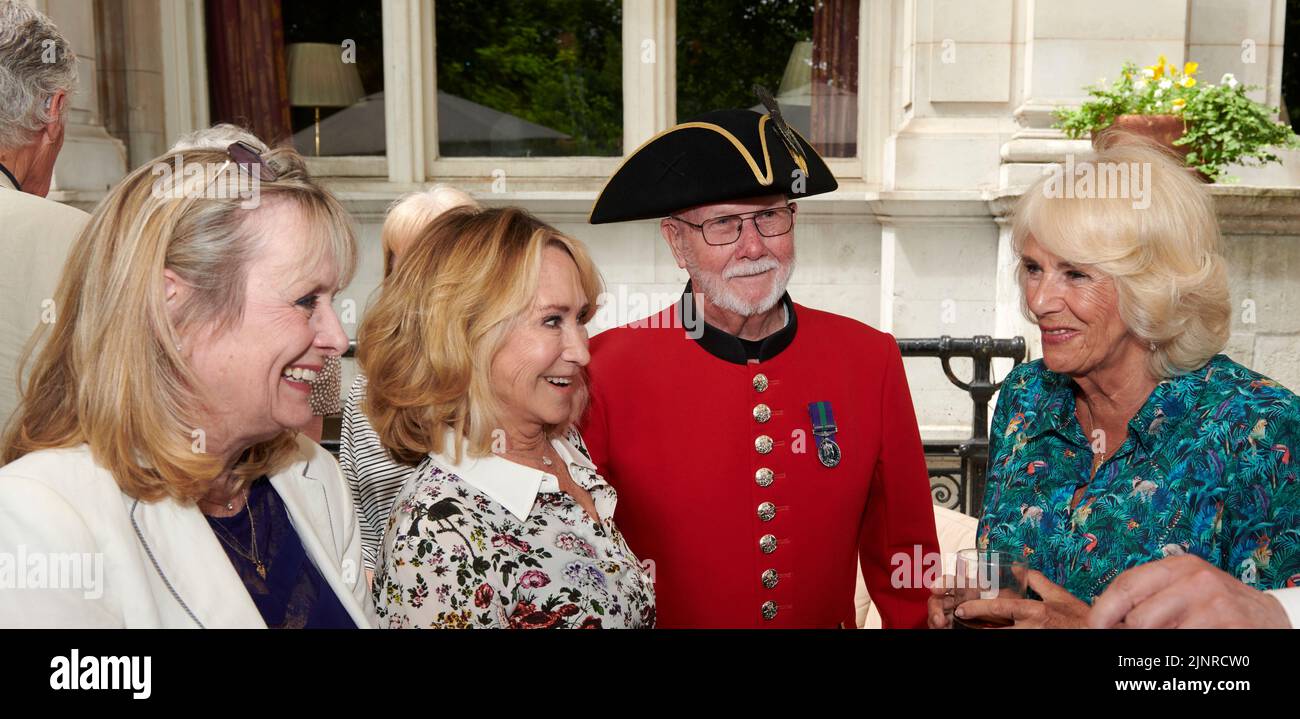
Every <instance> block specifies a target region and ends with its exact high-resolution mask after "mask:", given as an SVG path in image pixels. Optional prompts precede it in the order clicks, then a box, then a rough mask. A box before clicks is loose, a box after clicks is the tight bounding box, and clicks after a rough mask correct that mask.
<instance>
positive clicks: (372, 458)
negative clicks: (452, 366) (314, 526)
mask: <svg viewBox="0 0 1300 719" xmlns="http://www.w3.org/2000/svg"><path fill="white" fill-rule="evenodd" d="M365 396H366V376H365V375H363V374H358V375H357V378H356V380H354V381H353V382H352V389H351V390H350V391H349V392H348V398H347V401H346V402H344V404H343V430H342V437H341V438H340V442H339V465H340V466H342V468H343V476H344V477H347V480H348V486H349V487H351V488H352V501H353V502H354V503H355V504H356V505H357V510H358V511H359V512H360V514H361V555H362V562H363V563H364V564H365V568H366V569H368V570H373V569H374V568H375V558H376V557H377V556H378V554H379V545H380V543H382V542H383V541H384V530H385V529H386V528H387V525H388V515H389V514H390V513H391V512H392V511H393V502H394V501H395V500H396V499H397V493H398V492H399V491H400V490H401V489H402V485H403V484H404V483H405V482H406V478H407V477H409V476H410V475H411V473H412V472H413V471H414V470H415V467H412V466H409V465H405V464H400V463H398V462H394V461H393V460H392V458H391V457H390V456H389V455H388V451H387V450H385V449H384V447H383V445H381V444H380V443H379V435H378V434H376V433H375V429H374V428H373V427H371V426H370V420H369V419H367V418H366V415H365V414H364V413H363V412H362V411H361V402H362V400H364V399H365Z"/></svg>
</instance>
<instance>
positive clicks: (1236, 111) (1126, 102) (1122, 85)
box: [1055, 56, 1300, 181]
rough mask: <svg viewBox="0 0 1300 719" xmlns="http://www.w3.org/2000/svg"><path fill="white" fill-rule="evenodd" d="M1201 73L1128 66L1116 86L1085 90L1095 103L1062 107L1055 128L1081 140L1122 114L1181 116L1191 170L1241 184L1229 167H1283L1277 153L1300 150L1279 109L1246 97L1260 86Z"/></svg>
mask: <svg viewBox="0 0 1300 719" xmlns="http://www.w3.org/2000/svg"><path fill="white" fill-rule="evenodd" d="M1196 69H1197V64H1196V63H1194V62H1192V63H1187V65H1186V66H1185V67H1184V69H1183V70H1182V71H1179V69H1178V68H1176V67H1171V66H1170V65H1168V64H1167V63H1166V62H1165V59H1164V57H1163V56H1161V57H1160V59H1159V60H1158V61H1157V63H1156V64H1155V65H1151V66H1148V67H1145V68H1141V69H1139V68H1138V67H1137V65H1135V64H1134V63H1132V62H1128V63H1125V64H1124V68H1123V71H1122V73H1121V76H1120V78H1119V79H1118V80H1117V81H1116V82H1115V83H1114V84H1112V85H1109V86H1107V85H1106V83H1105V81H1104V80H1103V81H1102V82H1100V83H1098V84H1096V85H1090V86H1088V87H1087V88H1085V89H1086V90H1087V91H1088V95H1089V98H1090V99H1089V100H1087V101H1086V102H1084V103H1083V105H1081V106H1080V107H1079V108H1077V109H1071V108H1058V109H1057V110H1056V113H1055V114H1056V118H1057V122H1056V124H1055V127H1058V128H1060V129H1061V130H1064V131H1065V134H1066V135H1068V136H1069V137H1071V138H1075V139H1078V138H1081V137H1084V136H1086V135H1089V134H1090V133H1095V132H1099V131H1101V130H1104V129H1106V128H1108V127H1110V125H1111V124H1112V123H1113V122H1114V121H1115V119H1116V118H1117V117H1119V116H1120V115H1175V116H1178V117H1181V118H1182V120H1183V122H1184V124H1185V126H1186V128H1187V129H1186V132H1185V133H1184V135H1183V137H1182V138H1180V139H1179V140H1177V141H1176V142H1175V143H1174V144H1175V145H1178V146H1180V147H1187V148H1188V153H1187V158H1186V162H1187V164H1188V166H1190V167H1194V168H1196V169H1197V170H1199V171H1201V172H1202V173H1204V174H1205V175H1206V176H1208V177H1210V178H1212V179H1214V180H1216V181H1231V180H1232V179H1235V178H1229V177H1227V176H1225V175H1224V173H1223V169H1224V167H1225V166H1226V165H1229V164H1233V163H1240V164H1265V163H1269V162H1279V159H1278V157H1277V155H1276V154H1275V153H1274V152H1273V150H1274V149H1275V148H1288V149H1296V148H1300V138H1297V137H1296V135H1295V134H1294V133H1293V132H1292V131H1291V128H1290V127H1289V126H1287V125H1286V124H1285V123H1281V122H1278V121H1277V120H1275V119H1274V118H1275V117H1276V116H1277V108H1271V107H1267V106H1265V105H1262V104H1260V103H1258V102H1256V101H1254V100H1252V99H1250V98H1249V97H1247V96H1246V93H1247V92H1248V91H1250V90H1254V89H1257V88H1256V87H1255V86H1248V85H1241V84H1239V83H1238V82H1237V81H1236V79H1235V78H1233V77H1232V75H1230V74H1229V75H1224V76H1223V80H1222V82H1221V84H1219V85H1211V84H1204V83H1200V82H1198V81H1197V80H1196V77H1195V75H1196Z"/></svg>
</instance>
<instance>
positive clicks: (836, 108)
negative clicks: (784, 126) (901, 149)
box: [810, 0, 860, 157]
mask: <svg viewBox="0 0 1300 719" xmlns="http://www.w3.org/2000/svg"><path fill="white" fill-rule="evenodd" d="M859 4H860V3H859V0H817V6H816V8H815V9H814V11H813V54H812V60H813V66H812V138H810V139H811V140H812V143H813V145H814V146H816V148H817V150H818V152H820V153H821V154H822V155H823V156H826V157H853V156H854V155H856V154H857V152H858V141H857V138H858V9H859Z"/></svg>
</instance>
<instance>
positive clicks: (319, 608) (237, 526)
mask: <svg viewBox="0 0 1300 719" xmlns="http://www.w3.org/2000/svg"><path fill="white" fill-rule="evenodd" d="M250 516H251V517H252V521H253V522H255V523H256V525H255V527H256V530H257V531H256V534H257V551H256V552H254V551H252V546H253V545H252V541H251V540H252V535H253V532H252V529H253V526H252V525H250V520H249V518H250ZM208 523H209V524H211V525H212V533H213V534H215V535H216V536H217V540H218V541H220V542H221V547H222V548H223V549H225V550H226V556H228V557H230V562H231V564H233V565H234V567H235V571H236V572H238V573H239V578H240V579H242V580H244V587H245V588H247V589H248V594H249V596H251V597H252V598H253V603H254V604H256V605H257V610H258V611H259V612H261V614H262V619H264V620H265V621H266V626H267V627H269V628H271V629H356V628H357V623H356V622H355V621H354V620H353V619H352V617H351V615H349V614H348V611H347V609H346V608H344V606H343V603H342V602H340V601H339V598H338V597H337V596H335V594H334V592H333V590H331V589H330V586H329V584H328V583H327V582H326V581H325V578H324V577H323V576H321V573H320V570H318V569H316V565H315V564H313V563H312V561H311V559H310V558H309V557H308V556H307V550H306V549H304V548H303V546H302V540H301V539H299V538H298V532H297V530H295V529H294V528H293V524H292V523H290V521H289V514H288V512H286V511H285V508H284V501H283V500H281V499H280V495H279V494H277V493H276V491H275V488H274V487H272V486H271V481H270V480H269V479H267V478H266V477H261V478H259V479H258V480H256V481H254V482H253V485H252V486H251V487H250V488H249V490H248V509H247V510H245V511H243V512H240V513H239V514H236V515H235V516H233V517H208ZM232 542H233V543H234V544H235V545H236V546H237V547H238V551H236V549H235V548H234V547H232V546H231V544H232ZM245 555H250V556H255V557H257V558H258V559H260V560H261V561H262V564H263V566H264V567H265V568H266V578H265V579H263V578H262V577H261V575H260V574H259V573H258V571H257V565H256V564H255V563H254V562H253V561H252V560H250V559H248V557H246V556H245Z"/></svg>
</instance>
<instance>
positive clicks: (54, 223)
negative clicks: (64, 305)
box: [0, 172, 90, 425]
mask: <svg viewBox="0 0 1300 719" xmlns="http://www.w3.org/2000/svg"><path fill="white" fill-rule="evenodd" d="M88 219H90V215H87V214H86V213H84V212H82V211H81V210H78V209H76V208H73V207H69V206H67V205H63V204H60V203H58V202H54V201H53V200H47V199H45V198H44V197H37V196H36V195H29V194H27V193H26V192H19V191H18V190H16V189H14V187H13V185H11V184H10V183H9V179H8V178H7V177H5V176H4V173H2V172H0V271H3V272H4V281H3V282H0V307H3V308H4V309H3V310H0V425H3V424H4V423H5V421H6V420H8V419H9V415H11V414H13V411H14V407H16V406H17V405H18V394H17V392H16V390H15V388H16V387H17V382H16V380H15V377H14V375H15V370H16V368H17V365H18V355H19V354H21V353H22V351H23V345H24V344H26V342H27V338H28V337H30V336H31V334H32V331H33V330H35V329H36V328H38V327H40V326H41V324H42V323H43V322H51V321H54V320H56V319H57V317H58V316H59V312H58V309H59V308H57V307H55V306H54V302H53V300H54V290H55V288H56V287H57V286H58V284H59V275H60V273H62V272H63V263H64V260H65V259H67V256H68V250H69V249H70V248H71V247H72V244H73V242H74V241H75V240H76V238H77V234H78V233H79V232H81V228H82V227H83V226H84V225H85V224H86V220H88Z"/></svg>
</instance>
